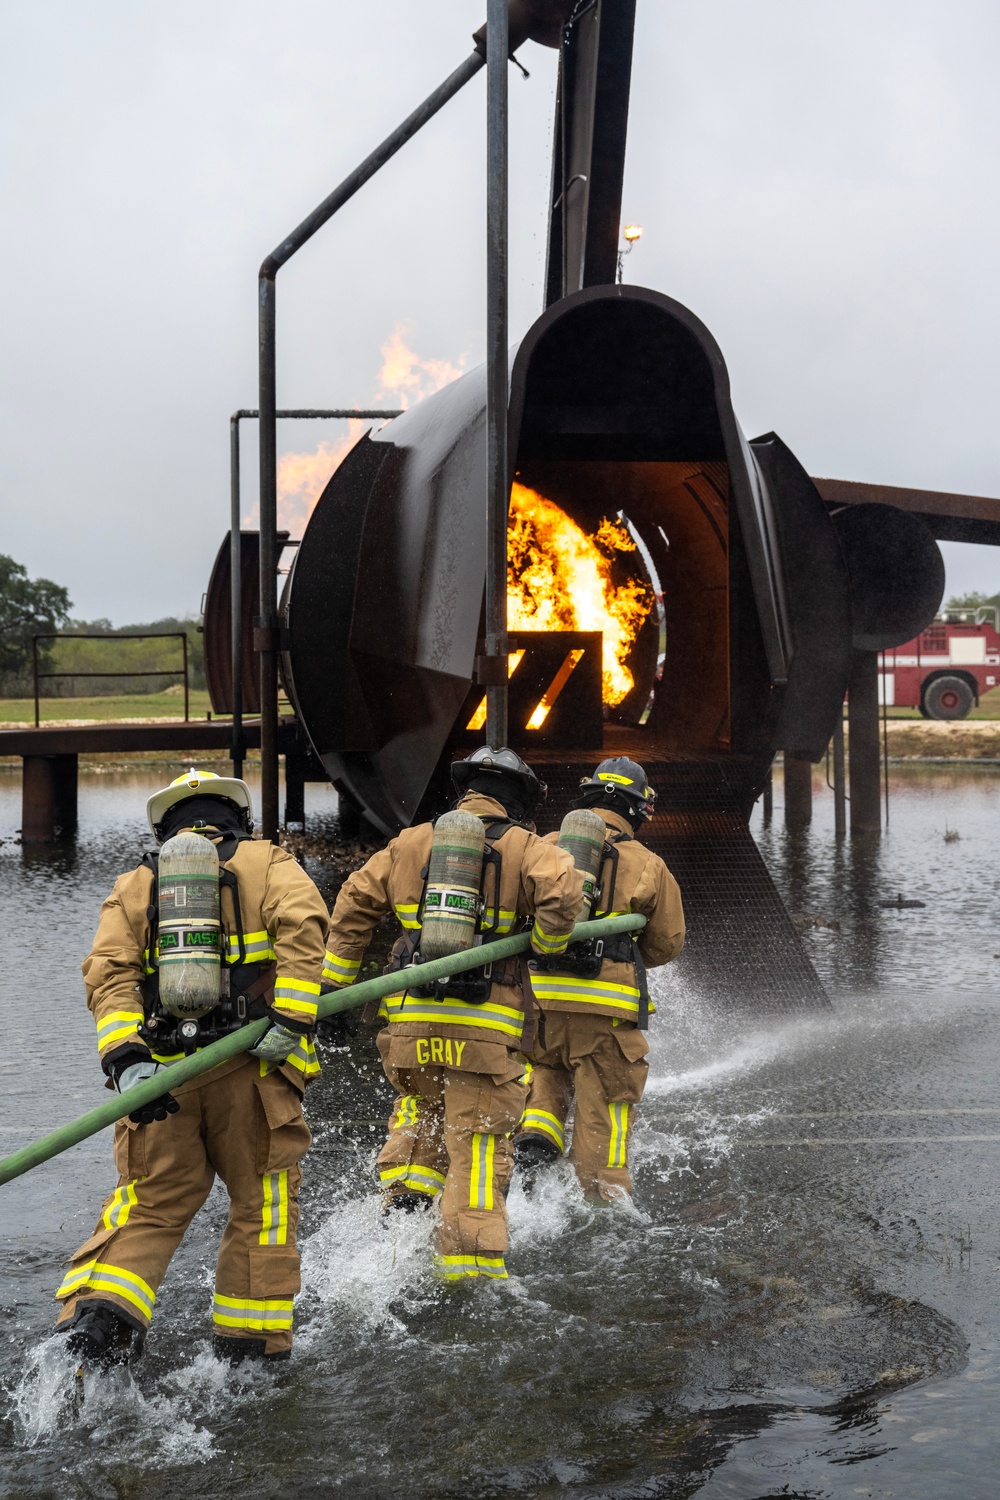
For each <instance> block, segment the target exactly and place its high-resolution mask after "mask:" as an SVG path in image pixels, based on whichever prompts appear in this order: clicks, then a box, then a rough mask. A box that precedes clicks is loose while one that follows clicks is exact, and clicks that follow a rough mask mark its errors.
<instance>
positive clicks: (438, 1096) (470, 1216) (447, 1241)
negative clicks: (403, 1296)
mask: <svg viewBox="0 0 1000 1500" xmlns="http://www.w3.org/2000/svg"><path fill="white" fill-rule="evenodd" d="M382 1036H383V1037H384V1036H385V1033H382ZM401 1040H402V1039H401ZM380 1044H381V1050H382V1053H383V1063H384V1067H385V1071H386V1076H387V1077H388V1079H389V1082H390V1083H391V1084H392V1086H393V1088H395V1089H396V1091H397V1095H398V1097H397V1099H396V1101H395V1107H394V1109H393V1112H392V1115H391V1117H390V1120H389V1138H388V1140H387V1141H386V1143H385V1145H384V1147H383V1148H382V1151H381V1154H380V1155H379V1159H378V1167H379V1177H380V1179H381V1182H382V1185H383V1187H384V1188H386V1190H387V1192H388V1194H389V1195H390V1196H393V1195H395V1194H399V1193H404V1192H407V1193H411V1192H416V1193H426V1194H427V1195H428V1197H435V1196H436V1195H437V1194H438V1193H440V1195H441V1197H440V1203H441V1219H440V1223H439V1225H438V1229H437V1256H436V1265H437V1269H438V1271H439V1273H440V1274H441V1275H442V1276H443V1277H444V1278H445V1279H446V1280H449V1281H459V1280H462V1279H463V1278H465V1277H470V1276H488V1277H493V1278H504V1277H506V1275H507V1270H506V1266H505V1264H504V1256H505V1254H506V1250H507V1207H506V1203H505V1199H506V1196H507V1189H508V1187H509V1186H510V1178H511V1170H512V1166H513V1150H512V1148H511V1144H510V1135H511V1132H512V1131H513V1130H514V1128H515V1127H516V1125H517V1122H518V1120H519V1119H520V1118H521V1112H522V1110H523V1108H524V1097H525V1092H524V1085H523V1083H522V1082H521V1081H520V1079H521V1074H522V1072H523V1068H522V1066H521V1065H520V1064H518V1063H516V1062H514V1061H513V1060H512V1055H511V1054H510V1053H509V1052H507V1050H506V1049H505V1048H503V1049H501V1048H500V1047H495V1046H491V1047H490V1048H489V1051H490V1052H496V1053H499V1054H500V1058H501V1059H502V1058H503V1057H504V1056H506V1058H507V1059H508V1065H507V1066H506V1068H505V1069H504V1070H503V1071H501V1072H500V1073H496V1074H491V1073H485V1072H484V1073H479V1072H473V1071H471V1070H470V1069H460V1068H449V1067H447V1066H442V1065H435V1064H427V1065H424V1066H398V1065H395V1064H394V1060H393V1056H392V1054H393V1051H394V1050H396V1051H397V1053H399V1052H402V1054H403V1055H404V1056H405V1055H406V1053H405V1051H404V1050H403V1049H401V1048H399V1046H398V1044H397V1046H396V1048H394V1047H393V1043H392V1041H391V1039H389V1038H386V1040H385V1042H384V1043H383V1042H382V1038H381V1037H380ZM406 1050H412V1043H411V1044H410V1047H409V1048H408V1049H406Z"/></svg>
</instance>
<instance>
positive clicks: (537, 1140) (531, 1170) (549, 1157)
mask: <svg viewBox="0 0 1000 1500" xmlns="http://www.w3.org/2000/svg"><path fill="white" fill-rule="evenodd" d="M560 1154H561V1153H560V1151H559V1147H558V1146H557V1145H556V1144H555V1142H554V1141H548V1140H546V1139H545V1137H544V1136H542V1135H522V1136H521V1137H520V1138H519V1139H518V1140H516V1141H515V1142H514V1166H515V1167H516V1169H517V1170H518V1172H520V1174H521V1186H522V1187H523V1188H524V1191H525V1192H526V1193H531V1192H533V1190H534V1187H535V1183H536V1182H537V1180H538V1174H539V1172H540V1171H542V1170H543V1169H544V1168H545V1167H550V1166H551V1165H552V1163H553V1162H554V1161H557V1160H558V1158H559V1156H560Z"/></svg>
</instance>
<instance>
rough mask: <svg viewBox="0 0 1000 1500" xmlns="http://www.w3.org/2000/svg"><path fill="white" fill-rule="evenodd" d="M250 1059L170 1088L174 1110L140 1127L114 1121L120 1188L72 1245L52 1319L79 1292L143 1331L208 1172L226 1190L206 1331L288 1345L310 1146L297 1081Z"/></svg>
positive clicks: (268, 1346)
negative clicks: (93, 1225)
mask: <svg viewBox="0 0 1000 1500" xmlns="http://www.w3.org/2000/svg"><path fill="white" fill-rule="evenodd" d="M261 1066H262V1065H261V1064H260V1063H259V1061H258V1059H257V1058H255V1057H254V1058H250V1059H248V1060H247V1061H246V1062H243V1063H241V1064H240V1065H239V1066H238V1067H237V1068H235V1069H233V1070H232V1071H231V1072H228V1073H226V1074H224V1075H223V1076H222V1077H221V1078H220V1077H216V1078H214V1079H212V1078H211V1075H210V1081H209V1082H199V1084H198V1085H196V1086H193V1087H191V1088H189V1089H187V1090H185V1089H184V1088H181V1089H180V1090H178V1092H177V1093H176V1095H175V1097H176V1099H177V1102H178V1103H179V1105H180V1109H179V1110H178V1112H177V1114H174V1115H168V1116H167V1118H166V1119H165V1120H155V1121H154V1122H153V1123H152V1124H150V1125H131V1124H129V1123H128V1122H126V1121H119V1122H118V1124H117V1125H116V1126H115V1165H116V1166H117V1168H118V1174H119V1175H118V1186H117V1188H116V1189H115V1191H114V1192H113V1193H112V1194H111V1196H110V1197H109V1198H107V1199H105V1202H104V1206H103V1208H102V1210H101V1215H100V1218H99V1220H98V1223H97V1228H96V1229H95V1230H94V1233H93V1234H92V1235H91V1236H90V1238H89V1239H88V1240H86V1241H85V1242H84V1243H83V1244H82V1245H81V1246H80V1248H79V1250H77V1251H76V1253H75V1255H74V1256H73V1257H72V1260H71V1261H70V1268H69V1270H68V1271H67V1273H66V1276H65V1277H64V1279H63V1282H62V1285H61V1286H60V1288H59V1290H58V1291H57V1293H56V1297H57V1298H58V1299H60V1300H61V1301H63V1303H64V1306H63V1309H62V1311H61V1313H60V1315H59V1319H58V1323H57V1326H64V1325H65V1324H67V1323H68V1322H70V1321H71V1320H72V1318H73V1316H74V1314H75V1312H76V1309H77V1307H78V1306H79V1305H80V1303H81V1302H82V1301H83V1300H84V1299H85V1298H96V1299H98V1300H99V1301H101V1302H104V1303H110V1304H111V1305H112V1306H113V1307H114V1308H115V1310H116V1311H117V1312H119V1313H121V1314H122V1315H123V1316H124V1317H125V1318H127V1319H128V1320H129V1321H130V1322H131V1323H132V1324H133V1325H134V1326H136V1327H138V1328H140V1329H145V1328H147V1327H148V1326H149V1323H150V1321H151V1319H152V1316H153V1307H154V1304H155V1302H156V1293H157V1289H158V1288H159V1285H160V1282H161V1281H162V1280H163V1277H164V1275H165V1273H166V1269H167V1266H168V1264H169V1263H170V1257H171V1256H172V1255H173V1253H174V1251H175V1250H176V1249H177V1246H178V1245H179V1244H180V1242H181V1239H182V1238H183V1235H184V1232H185V1230H186V1229H187V1227H188V1225H189V1224H190V1223H191V1220H192V1219H193V1218H194V1216H195V1214H196V1213H197V1211H198V1209H199V1208H200V1207H201V1205H202V1204H203V1203H204V1202H205V1199H206V1198H207V1197H208V1194H209V1191H210V1190H211V1187H212V1184H213V1182H214V1181H215V1177H216V1174H218V1175H219V1177H221V1179H222V1181H223V1182H224V1183H225V1185H226V1188H227V1190H228V1193H229V1222H228V1224H227V1225H226V1229H225V1232H224V1234H223V1236H222V1245H221V1247H220V1249H219V1258H218V1263H217V1266H216V1272H215V1299H214V1303H213V1309H212V1325H213V1331H214V1332H215V1333H217V1334H221V1335H222V1336H224V1337H226V1338H236V1339H256V1340H261V1339H263V1340H264V1341H265V1353H267V1354H281V1353H284V1352H286V1351H287V1350H289V1349H290V1348H291V1345H292V1299H293V1297H294V1295H295V1293H296V1292H297V1291H298V1290H299V1256H298V1251H297V1249H296V1246H295V1230H296V1226H297V1223H298V1217H299V1205H298V1195H299V1184H300V1182H301V1179H302V1169H301V1167H300V1166H299V1162H300V1160H301V1158H302V1157H303V1156H304V1155H305V1152H306V1151H307V1149H308V1147H309V1142H310V1135H309V1128H308V1126H307V1125H306V1122H305V1120H304V1119H303V1117H302V1100H301V1097H300V1095H299V1093H298V1090H297V1089H295V1088H294V1086H293V1085H292V1084H291V1083H289V1082H288V1080H287V1079H285V1078H283V1077H282V1075H281V1074H280V1073H278V1072H272V1073H268V1074H267V1075H266V1076H261Z"/></svg>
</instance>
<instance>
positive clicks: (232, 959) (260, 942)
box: [226, 932, 278, 964]
mask: <svg viewBox="0 0 1000 1500" xmlns="http://www.w3.org/2000/svg"><path fill="white" fill-rule="evenodd" d="M243 949H244V952H245V953H246V961H247V963H251V964H259V963H263V962H264V961H265V960H267V959H272V960H274V959H277V957H278V955H277V954H276V953H275V951H274V949H273V948H272V946H271V937H270V934H269V933H266V932H245V933H244V934H243ZM226 957H227V960H228V962H229V963H231V964H234V963H238V962H239V957H240V939H239V934H238V933H232V932H231V933H230V934H229V952H228V953H227V955H226Z"/></svg>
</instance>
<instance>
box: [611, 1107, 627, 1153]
mask: <svg viewBox="0 0 1000 1500" xmlns="http://www.w3.org/2000/svg"><path fill="white" fill-rule="evenodd" d="M608 1114H609V1115H610V1116H611V1141H610V1144H609V1146H608V1166H609V1167H624V1166H625V1162H626V1148H627V1146H628V1105H627V1104H609V1105H608Z"/></svg>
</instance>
